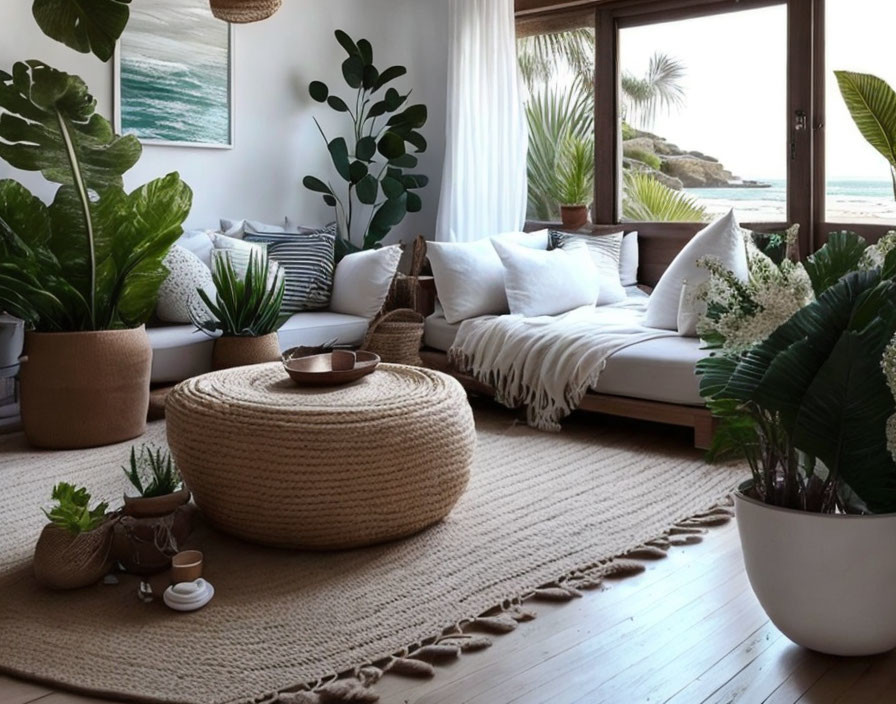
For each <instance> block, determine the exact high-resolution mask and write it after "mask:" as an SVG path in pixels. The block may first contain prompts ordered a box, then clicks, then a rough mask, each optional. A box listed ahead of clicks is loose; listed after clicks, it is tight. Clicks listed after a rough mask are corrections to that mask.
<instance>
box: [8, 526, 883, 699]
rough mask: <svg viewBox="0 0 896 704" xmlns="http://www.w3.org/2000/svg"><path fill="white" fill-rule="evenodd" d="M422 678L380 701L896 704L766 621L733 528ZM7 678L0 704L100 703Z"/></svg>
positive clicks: (872, 677)
mask: <svg viewBox="0 0 896 704" xmlns="http://www.w3.org/2000/svg"><path fill="white" fill-rule="evenodd" d="M536 608H537V610H538V614H539V615H538V618H536V619H535V620H534V621H532V622H530V623H527V624H523V625H522V626H521V627H520V628H518V629H517V630H516V631H515V632H513V633H511V634H509V635H506V636H499V637H496V638H495V644H494V645H493V646H492V647H491V648H488V649H486V650H484V651H482V652H480V653H475V654H469V655H464V656H463V657H461V658H460V659H459V660H458V661H456V662H455V663H453V664H451V665H448V666H446V667H441V668H439V669H438V674H437V675H436V677H435V678H434V679H433V680H427V681H424V682H421V681H416V680H410V679H404V678H401V677H398V676H394V675H389V676H387V677H385V678H384V679H383V681H382V682H380V684H378V685H377V691H378V692H379V693H380V697H381V699H380V701H381V702H383V703H384V704H393V703H396V704H403V703H408V704H410V703H414V704H463V703H469V704H509V703H510V702H516V703H518V704H529V703H530V702H531V703H533V704H534V703H537V702H545V703H548V702H549V703H550V704H598V703H599V702H608V703H612V704H634V703H637V702H650V703H651V704H660V703H664V702H668V703H670V704H699V703H702V702H707V703H712V704H728V703H731V702H738V703H739V704H752V703H754V702H756V703H757V704H758V703H759V702H767V703H768V704H788V703H791V702H800V703H801V704H822V703H824V704H832V703H834V702H838V703H841V704H870V703H872V702H882V703H883V702H888V703H889V702H896V654H890V655H887V656H881V657H875V658H855V659H841V658H834V657H827V656H823V655H818V654H815V653H811V652H808V651H806V650H802V649H801V648H798V647H797V646H795V645H794V644H793V643H791V642H790V641H789V640H787V639H786V638H784V637H783V636H782V635H781V634H780V633H779V632H778V631H777V630H776V629H775V628H774V627H773V626H772V625H771V624H770V623H769V622H768V620H767V619H766V617H765V615H764V614H763V612H762V610H761V609H760V607H759V604H758V603H757V602H756V599H755V597H754V596H753V593H752V592H751V591H750V586H749V584H748V583H747V579H746V576H745V575H744V571H743V566H742V563H741V555H740V546H739V544H738V539H737V532H736V529H735V528H734V526H733V525H732V526H727V527H724V528H719V529H714V530H712V531H711V533H710V534H709V535H708V536H707V537H706V539H705V540H704V542H703V543H702V544H700V545H696V546H692V547H687V548H675V549H673V550H672V551H671V554H670V556H669V557H668V558H667V559H665V560H660V561H657V562H654V563H651V564H650V565H649V568H648V570H647V572H646V573H644V574H642V575H639V576H637V577H632V578H629V579H625V580H622V581H619V582H614V583H612V584H610V585H609V586H608V587H607V588H606V589H604V590H603V591H601V592H592V593H589V594H586V595H585V597H584V598H582V599H576V600H574V601H572V602H569V603H565V604H560V605H551V604H547V605H542V604H538V605H537V607H536ZM98 701H100V700H95V699H87V698H83V697H77V696H73V695H69V694H65V693H60V692H52V691H51V690H50V689H48V688H46V687H40V686H35V685H31V684H27V683H24V682H18V681H16V680H13V679H10V678H3V677H0V704H26V703H27V702H40V703H41V704H92V703H95V702H98Z"/></svg>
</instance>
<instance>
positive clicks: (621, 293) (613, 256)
mask: <svg viewBox="0 0 896 704" xmlns="http://www.w3.org/2000/svg"><path fill="white" fill-rule="evenodd" d="M622 235H623V233H622V232H616V233H614V234H612V235H574V234H571V233H568V232H553V233H551V239H552V240H553V244H554V246H555V247H557V248H558V249H566V248H568V247H569V246H570V245H571V244H573V243H581V244H583V245H585V246H586V247H587V248H588V254H589V255H590V256H591V261H592V262H594V266H595V268H596V270H597V279H598V282H599V284H600V294H599V295H598V297H597V305H599V306H606V305H609V304H610V303H619V302H620V301H624V300H625V289H624V288H623V286H622V282H621V280H620V278H619V263H620V260H621V258H622Z"/></svg>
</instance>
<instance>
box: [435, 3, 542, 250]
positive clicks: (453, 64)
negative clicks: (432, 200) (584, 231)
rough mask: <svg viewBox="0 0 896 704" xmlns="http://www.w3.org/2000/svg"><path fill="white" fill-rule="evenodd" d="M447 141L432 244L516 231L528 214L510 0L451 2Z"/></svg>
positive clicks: (524, 139) (524, 140)
mask: <svg viewBox="0 0 896 704" xmlns="http://www.w3.org/2000/svg"><path fill="white" fill-rule="evenodd" d="M450 2H451V28H450V40H451V46H450V50H449V63H448V135H447V136H448V141H447V148H446V153H445V167H444V171H443V174H442V195H441V201H440V204H439V217H438V223H437V225H436V239H437V240H440V241H447V242H466V241H471V240H478V239H482V238H483V237H491V236H492V235H496V234H498V233H500V232H508V231H510V230H518V229H520V228H521V227H522V225H523V222H524V221H525V217H526V150H527V147H528V137H527V132H526V119H525V113H524V112H523V105H522V101H521V96H520V88H519V76H518V72H517V62H516V27H515V23H514V15H513V0H450Z"/></svg>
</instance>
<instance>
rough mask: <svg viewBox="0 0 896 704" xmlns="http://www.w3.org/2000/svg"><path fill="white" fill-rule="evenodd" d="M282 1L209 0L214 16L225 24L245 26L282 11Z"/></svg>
mask: <svg viewBox="0 0 896 704" xmlns="http://www.w3.org/2000/svg"><path fill="white" fill-rule="evenodd" d="M281 2H282V0H209V5H211V8H212V14H213V15H214V16H215V17H217V18H218V19H219V20H224V21H225V22H236V23H238V24H245V23H247V22H258V21H260V20H266V19H267V18H268V17H270V16H271V15H273V14H274V13H275V12H276V11H277V10H279V9H280V4H281Z"/></svg>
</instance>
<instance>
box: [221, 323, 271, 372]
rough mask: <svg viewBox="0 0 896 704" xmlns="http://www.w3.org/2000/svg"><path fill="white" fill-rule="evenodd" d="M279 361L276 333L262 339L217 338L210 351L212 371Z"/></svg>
mask: <svg viewBox="0 0 896 704" xmlns="http://www.w3.org/2000/svg"><path fill="white" fill-rule="evenodd" d="M279 360H280V341H279V338H278V337H277V333H276V332H272V333H270V334H269V335H264V336H262V337H219V338H217V339H216V340H215V347H214V349H213V350H212V369H213V370H214V371H220V370H221V369H231V368H233V367H246V366H249V365H251V364H264V363H266V362H277V361H279Z"/></svg>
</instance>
